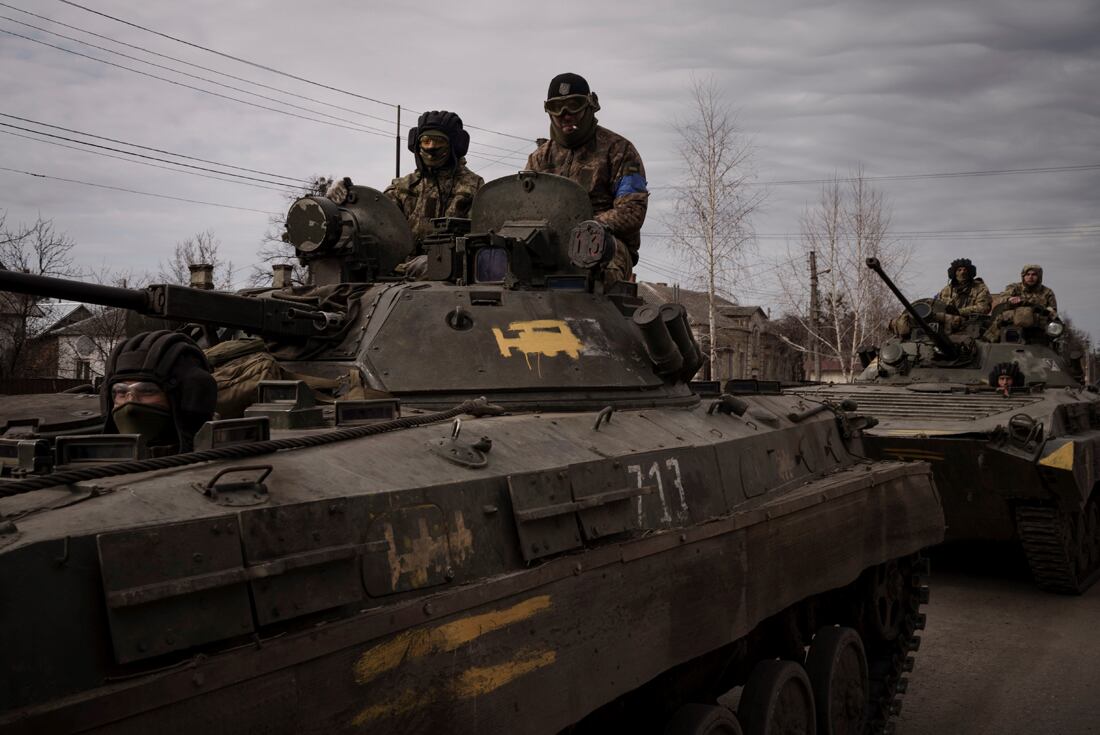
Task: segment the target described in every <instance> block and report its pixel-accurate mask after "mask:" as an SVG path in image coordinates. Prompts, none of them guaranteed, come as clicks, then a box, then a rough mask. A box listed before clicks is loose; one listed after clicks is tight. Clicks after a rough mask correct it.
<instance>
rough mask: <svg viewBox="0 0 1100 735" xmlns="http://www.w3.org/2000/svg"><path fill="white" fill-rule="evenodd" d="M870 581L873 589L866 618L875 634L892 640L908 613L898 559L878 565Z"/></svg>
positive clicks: (885, 639)
mask: <svg viewBox="0 0 1100 735" xmlns="http://www.w3.org/2000/svg"><path fill="white" fill-rule="evenodd" d="M869 581H870V586H871V589H870V596H869V598H868V599H867V602H866V605H867V607H866V608H865V610H864V620H865V622H866V624H867V625H869V626H870V628H871V629H872V631H873V633H874V635H875V637H876V638H878V639H880V640H884V641H892V640H894V639H895V638H897V637H898V634H899V633H900V632H901V628H902V622H903V621H904V619H905V616H906V615H907V614H908V613H909V611H908V610H906V609H905V606H904V604H903V600H902V598H903V596H904V588H905V579H904V577H903V576H902V575H901V574H900V573H899V571H898V563H897V561H888V562H886V563H885V564H880V565H879V566H877V567H875V568H874V570H873V573H872V577H871V578H870V580H869Z"/></svg>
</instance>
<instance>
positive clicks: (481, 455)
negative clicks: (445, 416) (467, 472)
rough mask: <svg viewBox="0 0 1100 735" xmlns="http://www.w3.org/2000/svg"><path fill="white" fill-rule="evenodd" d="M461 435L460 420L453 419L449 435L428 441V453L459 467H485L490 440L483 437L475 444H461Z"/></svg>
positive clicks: (491, 443)
mask: <svg viewBox="0 0 1100 735" xmlns="http://www.w3.org/2000/svg"><path fill="white" fill-rule="evenodd" d="M461 433H462V419H455V420H454V423H453V424H451V435H450V436H449V437H446V438H444V439H434V440H432V441H429V442H428V443H427V444H428V451H430V452H431V453H432V454H435V455H437V456H439V457H442V458H443V459H445V460H447V461H448V462H453V463H454V464H457V465H459V466H461V467H471V468H477V467H484V466H485V465H487V464H488V463H489V458H488V457H487V456H486V455H487V454H488V453H489V450H490V449H492V448H493V442H492V440H491V439H490V438H489V437H487V436H483V437H481V438H480V439H478V440H477V441H476V442H472V443H469V442H462V441H459V439H458V437H459V434H461Z"/></svg>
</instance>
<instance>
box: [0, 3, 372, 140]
mask: <svg viewBox="0 0 1100 735" xmlns="http://www.w3.org/2000/svg"><path fill="white" fill-rule="evenodd" d="M0 19H2V20H6V21H8V22H11V23H18V24H19V25H21V26H26V27H27V28H33V29H34V30H36V31H39V32H41V33H48V34H49V35H51V36H56V37H57V38H63V39H65V40H66V41H72V42H73V43H79V44H81V45H83V46H88V47H91V48H94V49H97V50H99V51H103V52H105V53H108V54H114V55H115V56H121V57H122V58H124V59H129V60H130V61H136V62H138V63H139V64H147V65H149V66H152V67H154V68H157V69H164V70H165V71H169V72H172V73H173V74H179V75H181V76H185V77H188V78H190V79H197V80H199V81H200V82H206V83H207V84H213V85H216V86H218V87H222V88H224V89H231V90H233V91H234V92H240V93H241V94H247V95H251V96H253V97H257V98H259V99H262V100H267V101H268V102H274V103H276V104H279V105H286V106H287V107H290V108H293V109H295V110H302V111H303V112H308V113H310V114H313V115H320V116H322V117H327V118H331V119H333V120H338V121H340V122H346V123H349V124H351V125H357V126H360V127H362V128H363V129H365V130H373V131H375V132H378V133H383V134H385V135H389V134H390V133H389V131H386V130H380V129H379V128H375V127H371V126H370V125H363V124H362V123H358V122H356V121H355V120H348V119H347V118H346V117H339V116H337V115H330V114H329V113H327V112H320V111H319V110H314V109H312V108H309V107H303V106H302V105H296V104H294V103H293V102H287V101H286V100H281V99H278V98H276V97H270V96H268V95H266V94H260V93H258V92H251V91H249V90H247V89H241V88H240V87H234V86H233V85H232V84H225V83H223V82H219V81H217V80H216V79H210V78H208V77H203V76H199V75H197V74H191V73H190V72H186V71H180V70H179V69H174V68H172V67H170V66H165V65H164V64H157V63H156V62H153V61H146V60H145V59H140V58H138V57H137V56H131V55H130V54H124V53H122V52H121V51H115V50H113V49H109V48H106V47H104V46H99V45H96V44H94V43H89V42H87V41H81V40H80V39H79V38H73V37H72V36H66V35H65V34H63V33H54V32H53V31H48V30H46V29H45V28H40V27H39V26H36V25H33V24H31V23H24V22H23V21H21V20H16V19H15V18H9V17H8V16H6V15H0ZM383 119H384V118H383Z"/></svg>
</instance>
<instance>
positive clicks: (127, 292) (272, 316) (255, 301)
mask: <svg viewBox="0 0 1100 735" xmlns="http://www.w3.org/2000/svg"><path fill="white" fill-rule="evenodd" d="M0 291H9V292H12V293H20V294H26V295H28V296H39V297H43V298H57V299H66V300H69V301H80V302H82V303H85V304H99V305H100V306H111V307H115V308H119V309H131V310H133V311H136V312H138V313H140V314H144V315H146V316H154V317H158V318H161V319H169V320H173V321H181V322H197V323H199V324H209V325H212V326H220V327H231V328H235V329H242V330H244V331H246V332H249V333H251V334H257V335H261V336H264V337H277V338H290V339H295V338H297V339H303V338H306V337H315V336H318V335H322V334H325V333H326V332H328V331H332V330H333V329H335V328H338V327H339V324H340V320H339V319H337V318H334V317H333V315H330V314H327V313H321V312H314V311H312V310H309V309H304V308H303V307H302V305H301V304H299V303H293V302H286V301H279V300H278V299H269V298H259V297H254V296H240V295H238V294H231V293H221V292H218V291H201V290H199V289H194V288H190V287H189V286H176V285H172V284H160V285H155V286H147V287H145V288H138V289H135V288H118V287H117V286H102V285H100V284H97V283H84V282H83V281H73V280H69V279H67V278H52V277H50V276H36V275H33V274H30V273H17V272H15V271H9V270H0Z"/></svg>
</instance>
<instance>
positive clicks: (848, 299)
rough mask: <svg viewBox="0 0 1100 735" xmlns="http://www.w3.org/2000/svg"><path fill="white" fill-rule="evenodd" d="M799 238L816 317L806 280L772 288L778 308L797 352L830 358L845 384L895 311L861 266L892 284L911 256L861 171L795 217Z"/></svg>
mask: <svg viewBox="0 0 1100 735" xmlns="http://www.w3.org/2000/svg"><path fill="white" fill-rule="evenodd" d="M801 235H802V237H801V241H800V242H801V244H800V247H801V250H802V253H801V254H802V255H803V256H805V257H806V258H808V256H809V253H810V252H814V253H816V256H817V268H818V279H819V293H820V301H819V303H820V309H819V312H820V313H819V314H818V315H816V318H815V315H813V314H811V313H810V303H811V294H810V278H809V277H807V278H806V279H805V280H802V281H800V280H784V281H781V282H780V284H781V288H782V289H783V294H784V299H785V301H786V304H785V305H786V306H787V307H788V309H789V312H788V313H789V315H790V316H791V317H792V318H793V319H795V320H796V321H797V322H798V323H799V324H800V325H801V327H802V330H803V332H804V334H805V339H806V340H807V341H808V342H809V344H807V345H805V347H806V348H807V349H808V350H810V351H812V350H814V349H818V350H820V351H821V352H822V354H824V355H826V356H829V357H833V358H835V359H836V360H837V361H838V362H839V364H840V368H839V369H840V371H841V373H842V374H843V376H844V380H845V381H847V382H851V380H852V379H853V377H854V375H855V372H856V370H857V369H858V368H854V367H853V365H857V364H858V361H857V357H858V354H859V349H860V347H862V346H864V345H870V344H878V343H881V342H882V340H883V339H885V338H886V336H887V331H886V325H887V323H888V322H889V320H890V318H891V317H893V316H895V315H896V314H897V313H898V312H899V311H900V310H901V308H902V307H901V306H900V305H899V304H898V303H897V301H896V300H895V299H894V296H893V294H891V293H890V291H889V289H887V287H886V285H885V284H884V283H883V282H882V280H881V279H879V277H878V276H877V275H875V273H873V272H872V271H871V270H870V269H869V268H867V265H866V260H867V258H871V257H874V258H878V259H879V261H880V262H881V263H882V266H883V269H884V270H885V271H886V273H887V274H888V275H890V277H891V278H892V279H893V280H894V281H895V282H897V281H898V280H899V279H900V278H902V276H903V274H904V271H905V268H906V267H907V266H908V264H909V260H910V257H911V255H912V248H911V247H910V246H909V245H908V244H906V243H904V242H902V241H900V240H898V239H896V238H893V237H892V236H891V235H890V205H889V203H888V202H887V200H886V197H885V196H884V195H883V194H882V193H881V192H879V191H877V190H876V189H875V188H874V187H873V186H871V184H870V183H868V181H867V179H866V175H865V174H864V171H863V168H862V167H859V168H857V169H856V170H855V171H854V172H853V173H852V175H851V176H850V177H848V178H846V179H841V178H839V177H836V176H834V177H833V179H832V180H831V181H830V182H828V183H827V184H825V185H824V186H822V188H821V193H820V196H819V198H818V200H817V202H816V203H815V204H814V205H812V206H810V207H808V208H807V210H806V211H805V212H804V213H803V215H802V219H801Z"/></svg>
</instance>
